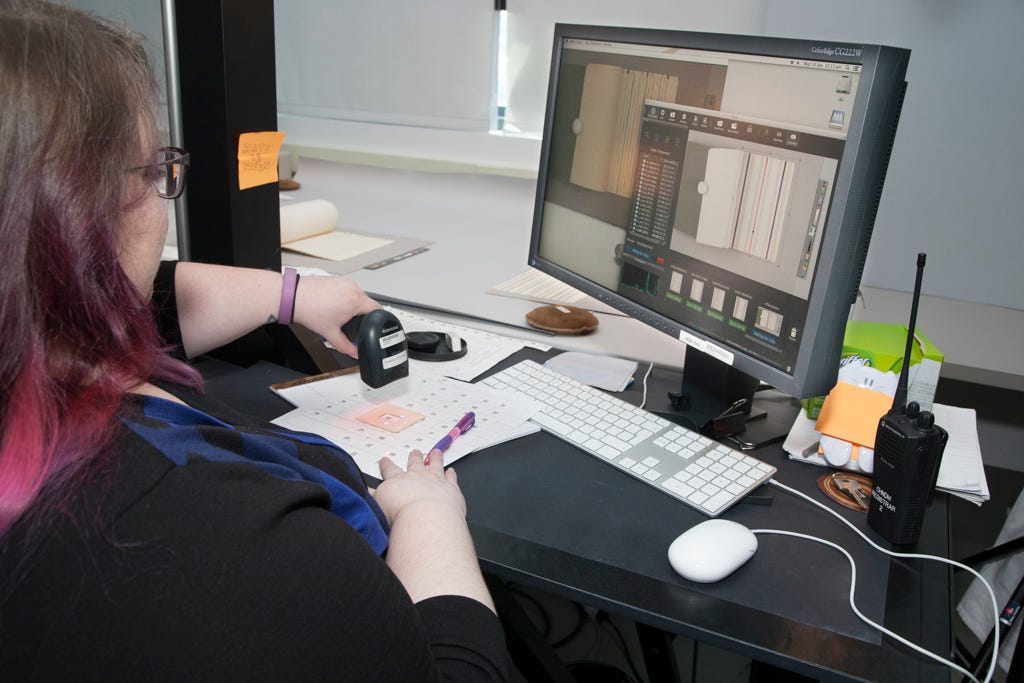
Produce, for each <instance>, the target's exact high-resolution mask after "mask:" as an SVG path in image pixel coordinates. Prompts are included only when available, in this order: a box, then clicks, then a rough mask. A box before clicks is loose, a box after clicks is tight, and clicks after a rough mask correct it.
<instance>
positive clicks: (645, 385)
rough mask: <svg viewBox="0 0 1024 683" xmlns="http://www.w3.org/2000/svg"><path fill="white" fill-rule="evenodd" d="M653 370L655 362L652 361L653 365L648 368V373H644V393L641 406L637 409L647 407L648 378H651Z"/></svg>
mask: <svg viewBox="0 0 1024 683" xmlns="http://www.w3.org/2000/svg"><path fill="white" fill-rule="evenodd" d="M653 369H654V361H651V364H650V365H648V366H647V372H645V373H644V379H643V381H642V385H643V389H644V393H643V396H642V397H641V399H640V405H638V406H637V408H643V407H644V406H645V405H647V378H648V377H650V376H651V370H653Z"/></svg>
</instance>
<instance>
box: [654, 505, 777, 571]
mask: <svg viewBox="0 0 1024 683" xmlns="http://www.w3.org/2000/svg"><path fill="white" fill-rule="evenodd" d="M756 551H757V536H755V535H754V533H753V532H752V531H751V530H750V529H748V528H747V527H745V526H743V525H742V524H739V523H737V522H732V521H729V520H728V519H709V520H707V521H705V522H701V523H700V524H697V525H695V526H692V527H690V528H689V529H687V530H686V531H684V532H683V533H682V534H680V535H679V537H678V538H676V540H674V541H672V545H670V546H669V547H668V562H669V564H671V565H672V569H674V570H675V571H676V573H677V574H679V575H680V576H682V577H683V578H684V579H689V580H690V581H699V582H701V583H714V582H715V581H721V580H722V579H724V578H725V577H727V576H729V574H732V573H733V572H734V571H736V570H737V569H739V568H740V567H741V566H743V563H744V562H746V561H747V560H749V559H750V558H751V557H753V556H754V553H755V552H756Z"/></svg>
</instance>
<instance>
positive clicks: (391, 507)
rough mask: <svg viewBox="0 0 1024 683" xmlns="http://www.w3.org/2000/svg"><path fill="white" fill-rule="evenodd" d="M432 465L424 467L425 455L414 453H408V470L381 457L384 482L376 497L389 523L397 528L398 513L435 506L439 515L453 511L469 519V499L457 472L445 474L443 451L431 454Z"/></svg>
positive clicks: (434, 451) (418, 452)
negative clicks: (461, 485) (463, 491)
mask: <svg viewBox="0 0 1024 683" xmlns="http://www.w3.org/2000/svg"><path fill="white" fill-rule="evenodd" d="M429 462H430V464H429V465H424V464H423V453H421V452H420V451H418V450H414V451H413V452H412V453H410V454H409V463H408V467H407V469H406V470H405V471H404V472H403V471H402V469H401V468H400V467H399V466H398V465H396V464H395V463H394V462H392V461H391V459H390V458H386V457H385V458H382V459H381V461H380V474H381V478H382V479H383V482H382V483H381V485H380V486H378V487H377V490H376V492H375V494H374V496H375V497H376V499H377V503H378V504H379V505H380V507H381V510H383V511H384V514H385V515H387V518H388V521H389V522H390V523H391V524H392V525H394V523H395V520H397V519H398V516H399V514H401V513H403V512H405V511H407V510H409V509H412V508H417V507H421V506H422V507H423V510H421V512H424V513H425V506H428V505H429V506H433V507H434V508H437V509H438V511H439V512H444V513H448V512H454V513H455V514H457V515H458V516H459V518H461V519H465V517H466V500H465V498H463V496H462V491H461V490H460V489H459V484H458V478H457V476H456V474H455V470H448V471H445V469H444V454H443V453H442V452H441V451H440V450H437V449H435V450H433V451H431V452H430V460H429Z"/></svg>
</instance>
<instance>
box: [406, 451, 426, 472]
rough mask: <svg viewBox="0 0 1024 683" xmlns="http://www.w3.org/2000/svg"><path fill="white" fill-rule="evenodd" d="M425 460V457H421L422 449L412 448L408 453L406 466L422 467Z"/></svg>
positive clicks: (412, 468)
mask: <svg viewBox="0 0 1024 683" xmlns="http://www.w3.org/2000/svg"><path fill="white" fill-rule="evenodd" d="M425 460H426V459H425V458H424V457H423V451H421V450H419V449H418V448H414V449H413V450H412V451H411V452H410V453H409V464H408V465H407V466H406V468H407V469H409V470H416V469H423V466H424V465H426V464H427V463H426V462H425Z"/></svg>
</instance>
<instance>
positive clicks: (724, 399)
mask: <svg viewBox="0 0 1024 683" xmlns="http://www.w3.org/2000/svg"><path fill="white" fill-rule="evenodd" d="M759 384H760V382H759V381H758V380H757V379H755V378H753V377H751V376H750V375H748V374H746V373H744V372H741V371H740V370H737V369H736V368H734V367H732V366H731V365H727V364H726V363H723V362H722V361H720V360H718V359H716V358H712V357H711V356H709V355H707V354H706V353H702V352H700V351H698V350H696V349H694V348H693V347H687V349H686V362H685V364H684V365H683V378H682V382H681V383H680V388H679V391H678V392H673V391H670V392H668V399H667V402H666V403H665V404H664V405H662V406H661V407H658V406H657V405H652V406H651V407H650V410H651V412H653V413H655V414H657V415H658V416H660V417H663V418H665V419H667V420H669V421H671V422H675V423H676V424H680V425H682V426H684V427H687V428H689V429H693V430H696V431H699V432H700V433H702V434H704V435H706V436H709V437H712V438H714V439H724V438H726V437H732V438H733V440H734V445H735V444H736V443H739V444H742V446H743V448H745V449H752V448H760V447H761V446H764V445H767V444H770V443H774V442H776V441H781V440H782V439H784V438H785V437H786V434H787V433H788V431H789V430H788V426H785V425H779V424H778V423H776V422H775V421H773V420H769V419H766V418H767V415H768V413H767V411H766V410H765V409H763V408H759V407H758V406H757V403H756V402H755V400H754V394H755V393H756V392H757V390H758V386H759Z"/></svg>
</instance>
